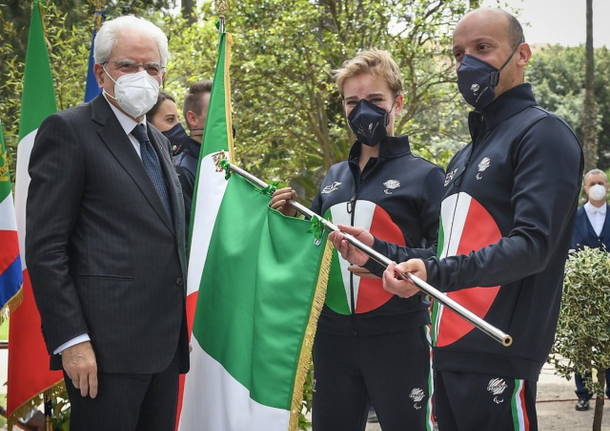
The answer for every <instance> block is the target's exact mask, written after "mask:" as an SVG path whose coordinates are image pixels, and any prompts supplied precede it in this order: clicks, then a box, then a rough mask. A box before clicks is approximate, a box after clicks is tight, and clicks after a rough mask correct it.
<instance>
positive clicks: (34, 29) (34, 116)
mask: <svg viewBox="0 0 610 431" xmlns="http://www.w3.org/2000/svg"><path fill="white" fill-rule="evenodd" d="M23 83H24V84H23V95H22V98H21V118H20V120H19V140H21V139H23V137H24V136H26V135H27V134H28V133H30V132H32V131H33V130H36V129H37V128H38V126H39V125H40V123H41V122H42V120H44V119H45V118H46V117H47V116H48V115H49V113H51V112H56V111H57V105H56V103H55V91H54V89H53V77H52V74H51V66H50V63H49V52H48V50H47V45H46V41H45V38H44V33H43V29H42V17H41V15H40V5H39V4H38V2H37V1H35V2H34V6H33V8H32V20H31V24H30V30H29V34H28V46H27V51H26V57H25V72H24V77H23Z"/></svg>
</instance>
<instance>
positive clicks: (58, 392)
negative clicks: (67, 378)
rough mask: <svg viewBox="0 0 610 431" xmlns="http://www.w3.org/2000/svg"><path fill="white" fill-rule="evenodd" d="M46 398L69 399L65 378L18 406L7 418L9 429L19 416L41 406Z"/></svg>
mask: <svg viewBox="0 0 610 431" xmlns="http://www.w3.org/2000/svg"><path fill="white" fill-rule="evenodd" d="M45 398H48V399H51V400H54V399H56V398H63V399H66V400H67V399H68V393H67V391H66V385H65V383H64V380H63V379H61V380H60V381H59V382H57V383H54V384H52V385H51V386H49V387H48V388H46V389H44V390H42V391H41V392H39V393H37V394H36V395H34V396H33V397H32V398H30V399H29V400H27V401H26V402H25V403H23V404H21V405H20V406H19V407H17V408H16V409H15V410H14V411H13V413H11V415H10V416H9V417H8V419H7V424H8V431H12V429H13V426H14V425H15V423H16V422H17V420H18V419H19V418H22V417H24V416H25V415H27V414H28V413H29V412H31V411H32V410H34V409H36V408H37V407H39V406H41V405H42V404H43V403H44V400H45Z"/></svg>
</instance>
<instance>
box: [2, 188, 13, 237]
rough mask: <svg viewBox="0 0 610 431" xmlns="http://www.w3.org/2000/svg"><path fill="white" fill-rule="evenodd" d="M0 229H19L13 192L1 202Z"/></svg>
mask: <svg viewBox="0 0 610 431" xmlns="http://www.w3.org/2000/svg"><path fill="white" fill-rule="evenodd" d="M0 230H17V220H16V219H15V207H14V206H13V195H12V193H9V194H8V196H7V197H5V198H4V200H3V201H2V202H0Z"/></svg>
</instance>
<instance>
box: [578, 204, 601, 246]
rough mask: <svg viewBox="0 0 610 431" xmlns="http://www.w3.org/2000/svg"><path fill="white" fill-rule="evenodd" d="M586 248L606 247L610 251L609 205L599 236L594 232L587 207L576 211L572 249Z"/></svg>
mask: <svg viewBox="0 0 610 431" xmlns="http://www.w3.org/2000/svg"><path fill="white" fill-rule="evenodd" d="M585 246H586V247H591V248H600V247H605V249H606V250H608V251H610V208H608V204H606V220H605V221H604V227H603V228H602V231H601V232H600V234H599V236H597V234H596V233H595V231H594V230H593V226H592V225H591V222H590V221H589V217H588V216H587V212H586V211H585V207H584V206H582V207H578V210H576V220H575V222H574V236H573V237H572V248H574V249H577V250H578V249H581V248H583V247H585Z"/></svg>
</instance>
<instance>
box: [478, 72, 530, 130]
mask: <svg viewBox="0 0 610 431" xmlns="http://www.w3.org/2000/svg"><path fill="white" fill-rule="evenodd" d="M537 104H538V103H537V102H536V99H535V98H534V93H533V91H532V86H531V85H530V84H527V83H524V84H520V85H517V86H516V87H513V88H511V89H510V90H507V91H505V92H504V93H502V94H501V95H500V96H499V97H498V98H497V99H495V100H494V101H493V102H491V103H490V104H489V105H488V106H487V107H485V109H483V111H482V112H481V111H471V112H470V113H469V114H468V128H469V129H470V136H471V138H472V140H473V141H474V140H475V139H476V138H477V136H479V134H480V133H481V132H482V131H487V130H492V129H494V128H495V127H496V126H497V125H498V124H500V123H501V122H502V121H504V120H506V119H507V118H510V117H512V116H513V115H515V114H517V113H519V112H521V111H523V110H524V109H525V108H529V107H530V106H535V105H537Z"/></svg>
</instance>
